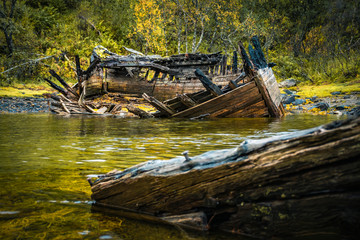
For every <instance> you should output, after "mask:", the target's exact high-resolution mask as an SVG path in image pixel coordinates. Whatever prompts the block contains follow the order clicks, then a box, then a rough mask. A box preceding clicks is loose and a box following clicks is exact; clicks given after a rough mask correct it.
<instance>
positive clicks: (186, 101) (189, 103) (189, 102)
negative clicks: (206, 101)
mask: <svg viewBox="0 0 360 240" xmlns="http://www.w3.org/2000/svg"><path fill="white" fill-rule="evenodd" d="M176 96H177V97H178V98H179V100H180V101H181V102H182V103H183V104H184V105H185V106H187V107H193V106H195V105H196V103H195V102H194V100H192V99H191V98H190V97H189V96H188V95H186V94H177V95H176Z"/></svg>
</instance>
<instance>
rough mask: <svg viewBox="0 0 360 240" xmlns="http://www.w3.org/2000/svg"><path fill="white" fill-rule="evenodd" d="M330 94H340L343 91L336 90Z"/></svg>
mask: <svg viewBox="0 0 360 240" xmlns="http://www.w3.org/2000/svg"><path fill="white" fill-rule="evenodd" d="M330 94H331V95H340V94H341V92H340V91H336V92H331V93H330Z"/></svg>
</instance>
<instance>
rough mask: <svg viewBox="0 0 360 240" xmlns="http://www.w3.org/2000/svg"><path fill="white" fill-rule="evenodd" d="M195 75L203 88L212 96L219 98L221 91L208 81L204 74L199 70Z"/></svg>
mask: <svg viewBox="0 0 360 240" xmlns="http://www.w3.org/2000/svg"><path fill="white" fill-rule="evenodd" d="M195 75H196V76H197V77H198V78H199V79H200V81H201V83H202V84H203V85H204V87H205V88H206V89H207V90H209V91H210V92H211V93H212V94H213V95H214V96H219V95H221V94H223V91H221V89H220V88H219V87H218V86H217V85H215V84H214V83H213V82H212V81H211V80H210V79H208V78H207V77H206V76H205V74H204V73H203V72H202V71H201V70H200V69H198V68H197V69H196V70H195Z"/></svg>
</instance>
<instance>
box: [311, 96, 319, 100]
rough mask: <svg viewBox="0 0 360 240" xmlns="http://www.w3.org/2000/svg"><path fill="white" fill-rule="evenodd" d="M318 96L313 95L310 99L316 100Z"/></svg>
mask: <svg viewBox="0 0 360 240" xmlns="http://www.w3.org/2000/svg"><path fill="white" fill-rule="evenodd" d="M317 98H318V97H317V96H312V97H311V98H310V100H311V101H315V100H316V99H317Z"/></svg>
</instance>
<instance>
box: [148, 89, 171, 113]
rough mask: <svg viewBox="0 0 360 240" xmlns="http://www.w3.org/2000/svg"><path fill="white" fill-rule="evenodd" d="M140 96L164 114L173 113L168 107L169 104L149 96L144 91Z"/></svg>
mask: <svg viewBox="0 0 360 240" xmlns="http://www.w3.org/2000/svg"><path fill="white" fill-rule="evenodd" d="M142 96H143V98H144V99H145V100H146V101H148V102H149V103H150V104H151V105H152V106H154V107H155V108H156V109H157V110H159V111H160V112H162V113H163V114H164V115H166V116H171V115H173V114H175V112H174V111H173V110H172V109H170V107H169V106H167V105H166V104H164V103H162V102H160V101H159V100H157V99H156V98H154V97H151V96H149V95H147V94H146V93H144V94H143V95H142Z"/></svg>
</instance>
